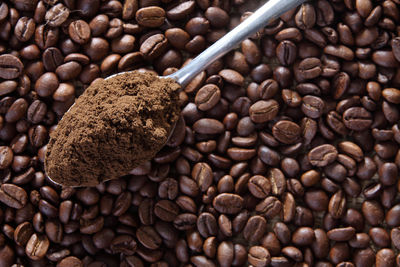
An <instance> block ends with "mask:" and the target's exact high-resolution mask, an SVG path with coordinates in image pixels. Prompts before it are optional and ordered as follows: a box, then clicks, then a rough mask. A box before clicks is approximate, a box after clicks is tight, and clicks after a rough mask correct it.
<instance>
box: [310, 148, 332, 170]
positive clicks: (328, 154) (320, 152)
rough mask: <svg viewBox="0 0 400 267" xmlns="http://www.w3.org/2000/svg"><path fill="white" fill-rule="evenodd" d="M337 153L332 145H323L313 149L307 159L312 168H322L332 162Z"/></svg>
mask: <svg viewBox="0 0 400 267" xmlns="http://www.w3.org/2000/svg"><path fill="white" fill-rule="evenodd" d="M337 155H338V152H337V150H336V148H335V147H334V146H332V145H329V144H325V145H320V146H318V147H315V148H314V149H312V150H311V151H310V152H309V153H308V159H309V161H310V163H311V164H312V165H314V166H318V167H324V166H327V165H329V164H330V163H332V162H334V161H335V160H336V158H337Z"/></svg>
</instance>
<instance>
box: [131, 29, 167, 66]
mask: <svg viewBox="0 0 400 267" xmlns="http://www.w3.org/2000/svg"><path fill="white" fill-rule="evenodd" d="M132 47H133V43H132ZM167 47H168V41H167V39H166V38H165V36H164V35H163V34H154V35H152V36H150V37H149V38H147V39H146V40H145V41H144V42H143V43H142V45H141V46H140V52H141V53H143V55H145V57H146V58H148V59H149V60H153V59H155V58H157V57H159V56H160V55H161V54H162V53H164V52H165V50H166V49H167Z"/></svg>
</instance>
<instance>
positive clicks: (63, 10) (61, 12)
mask: <svg viewBox="0 0 400 267" xmlns="http://www.w3.org/2000/svg"><path fill="white" fill-rule="evenodd" d="M68 16H69V9H68V8H67V7H66V6H64V5H63V4H61V3H59V4H57V5H54V6H53V7H52V8H50V9H49V10H48V11H47V12H46V16H45V19H46V22H47V24H49V25H50V26H52V27H58V26H60V25H61V24H63V23H64V22H65V21H66V20H67V18H68Z"/></svg>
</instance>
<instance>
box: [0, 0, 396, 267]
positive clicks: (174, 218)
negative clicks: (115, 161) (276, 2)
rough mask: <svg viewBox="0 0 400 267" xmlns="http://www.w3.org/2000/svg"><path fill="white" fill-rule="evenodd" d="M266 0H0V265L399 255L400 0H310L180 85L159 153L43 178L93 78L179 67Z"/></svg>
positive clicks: (359, 261)
mask: <svg viewBox="0 0 400 267" xmlns="http://www.w3.org/2000/svg"><path fill="white" fill-rule="evenodd" d="M263 2H264V1H257V0H181V1H178V0H121V1H117V0H42V1H39V0H10V1H1V2H0V266H1V267H3V266H5V267H9V266H14V267H18V266H58V267H64V266H67V267H68V266H90V267H95V266H123V267H125V266H135V267H138V266H154V267H155V266H185V267H186V266H187V267H189V266H196V267H200V266H207V267H211V266H249V265H250V266H255V267H263V266H274V267H278V266H281V267H282V266H303V267H307V266H309V267H311V266H318V267H330V266H338V267H352V266H356V267H361V266H377V267H391V266H400V254H399V253H400V197H399V192H400V179H399V177H400V175H399V174H400V150H399V145H400V123H399V121H400V106H399V104H400V89H399V87H400V26H399V23H400V1H399V0H377V1H372V0H332V1H328V0H315V1H311V2H309V3H304V4H303V5H302V6H300V7H298V8H296V9H295V10H291V11H289V12H287V13H285V14H284V15H282V16H281V17H280V18H278V19H275V20H273V21H271V22H270V23H269V24H268V25H267V26H266V27H265V28H264V29H260V30H259V31H258V32H257V33H256V34H254V35H253V36H251V37H250V38H249V39H247V40H245V41H243V42H242V43H241V45H240V46H239V47H238V48H237V49H236V50H235V51H232V52H230V53H229V54H227V55H226V56H225V57H223V58H222V59H220V60H217V61H216V62H214V63H213V64H212V65H211V66H210V67H208V68H207V70H206V71H204V72H202V73H200V74H199V75H198V76H197V77H195V78H194V79H193V80H192V81H191V83H190V84H188V85H187V86H186V87H185V88H184V90H183V92H182V93H181V94H180V102H181V105H182V116H181V118H180V119H179V121H178V123H177V126H176V129H175V131H174V132H173V134H172V136H171V138H170V139H169V141H168V143H167V145H166V146H165V147H164V148H163V149H162V150H161V151H160V152H159V153H158V154H157V155H156V156H155V158H154V159H153V160H151V161H149V162H146V163H144V164H143V165H142V166H139V167H137V168H136V169H134V170H132V171H131V173H130V174H129V175H127V176H125V177H121V178H120V179H117V180H112V181H108V182H105V183H103V184H100V185H98V186H96V187H93V188H68V187H61V186H59V185H56V184H54V183H53V182H52V181H51V180H50V179H49V178H48V177H47V176H46V175H45V173H44V171H43V160H44V155H45V151H46V143H47V142H48V139H49V134H50V133H51V132H52V131H53V130H54V129H55V127H56V126H57V122H58V120H60V119H61V117H62V115H63V114H64V113H65V112H66V111H67V110H68V108H69V107H70V106H71V105H72V104H73V103H74V101H75V99H76V97H78V96H79V95H80V94H81V93H82V92H83V91H84V90H85V88H87V87H88V86H89V85H90V84H91V82H93V81H94V80H96V79H98V78H105V77H107V76H108V75H111V74H113V73H116V72H120V71H129V70H133V69H142V70H145V69H146V70H147V71H154V72H156V73H157V74H159V75H168V74H170V73H173V72H174V71H176V70H177V69H179V68H180V67H182V66H183V65H184V64H186V63H187V62H188V60H190V58H193V57H195V56H196V55H197V54H199V53H200V52H201V51H203V50H204V49H205V48H207V47H208V46H209V45H211V44H212V43H214V42H215V41H216V40H218V39H219V38H221V37H222V36H223V35H224V34H225V33H226V32H228V31H229V30H230V29H232V28H234V27H235V26H236V25H237V24H238V23H240V22H241V21H243V20H244V19H246V18H247V17H248V16H249V15H250V14H251V12H252V11H254V10H255V9H257V7H259V6H260V5H262V4H263Z"/></svg>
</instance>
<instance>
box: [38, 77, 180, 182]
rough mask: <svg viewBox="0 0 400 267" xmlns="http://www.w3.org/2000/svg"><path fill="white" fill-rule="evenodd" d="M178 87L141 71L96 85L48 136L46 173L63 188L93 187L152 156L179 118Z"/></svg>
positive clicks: (90, 88)
mask: <svg viewBox="0 0 400 267" xmlns="http://www.w3.org/2000/svg"><path fill="white" fill-rule="evenodd" d="M179 88H180V86H179V84H178V83H176V82H175V81H174V80H172V79H164V78H159V77H158V76H156V75H155V74H153V73H150V72H139V71H134V72H131V73H124V74H120V75H118V76H116V77H113V78H111V79H107V80H97V81H95V82H94V83H93V84H92V85H91V86H89V87H88V88H87V89H86V90H85V92H84V93H83V94H82V95H81V96H80V97H79V98H78V99H77V100H76V104H75V105H74V106H72V107H71V109H70V110H69V112H67V113H66V114H65V115H64V117H63V118H62V120H61V121H60V122H59V124H58V126H57V128H56V130H55V131H54V132H53V133H52V134H51V136H50V141H49V143H48V146H47V152H46V159H45V170H46V173H47V175H48V176H49V177H50V178H51V179H52V180H53V181H54V182H56V183H58V184H61V185H63V186H95V185H97V184H99V183H101V182H103V181H107V180H111V179H116V178H119V177H120V176H123V175H126V174H128V173H129V171H131V170H132V169H133V168H135V167H137V166H139V165H140V164H142V163H143V162H145V161H147V160H149V159H151V158H153V157H154V156H155V155H156V153H157V152H158V151H159V150H160V149H161V148H162V147H163V145H164V144H165V142H166V141H167V139H168V136H169V134H170V132H171V131H172V129H173V126H174V123H175V122H176V121H177V119H178V117H179V113H180V108H179V104H178V98H179V97H178V89H179Z"/></svg>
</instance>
